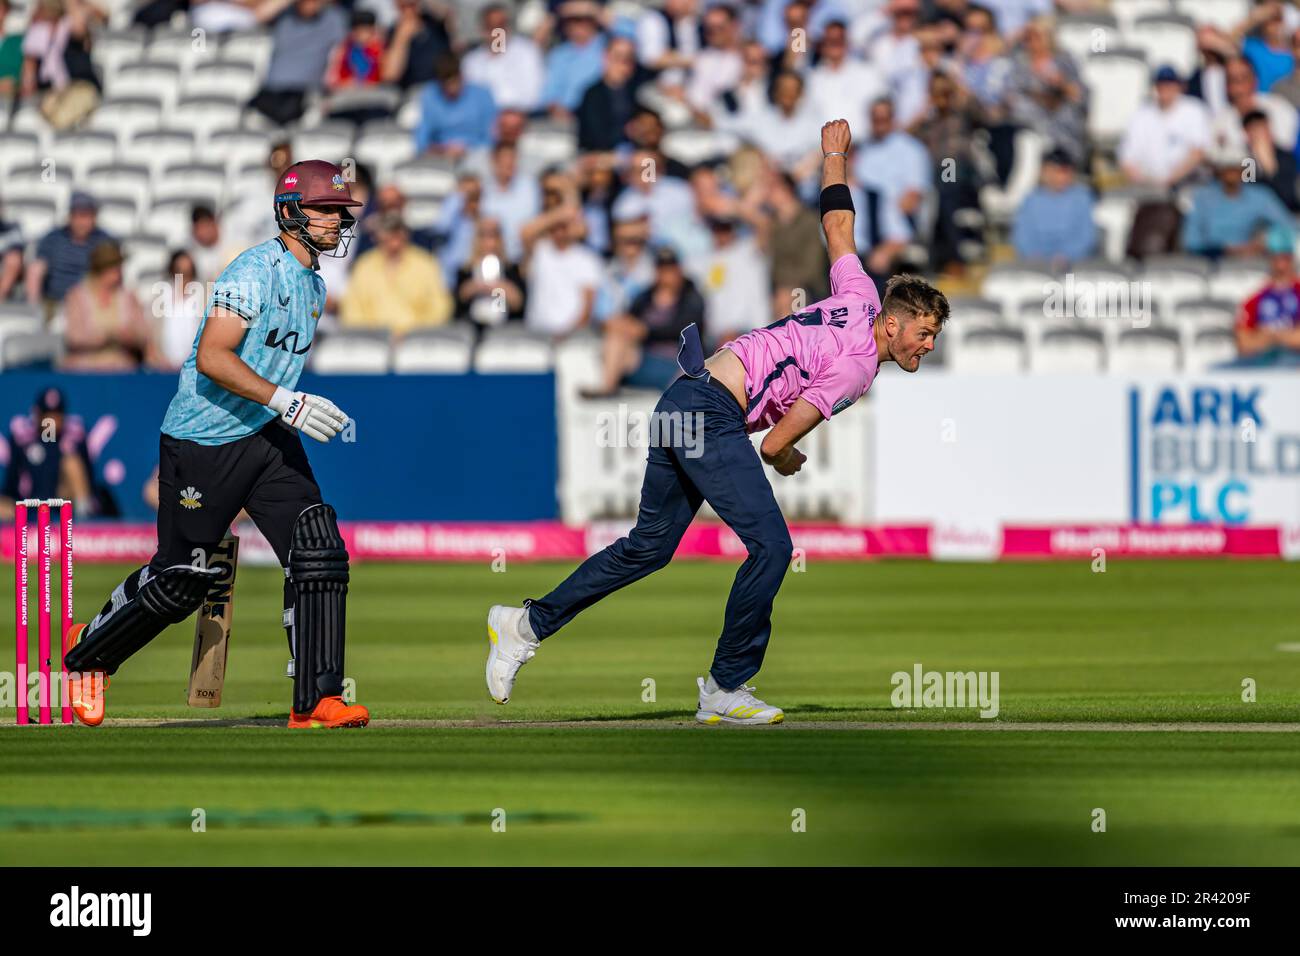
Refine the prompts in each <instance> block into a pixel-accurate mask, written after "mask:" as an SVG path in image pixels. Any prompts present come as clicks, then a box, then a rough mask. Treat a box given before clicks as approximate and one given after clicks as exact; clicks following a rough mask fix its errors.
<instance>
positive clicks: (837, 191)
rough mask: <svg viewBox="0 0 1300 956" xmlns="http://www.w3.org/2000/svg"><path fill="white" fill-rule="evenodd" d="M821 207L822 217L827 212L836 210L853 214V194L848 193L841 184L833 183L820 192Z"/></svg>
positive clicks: (847, 189)
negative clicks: (843, 210)
mask: <svg viewBox="0 0 1300 956" xmlns="http://www.w3.org/2000/svg"><path fill="white" fill-rule="evenodd" d="M821 205H822V215H823V216H824V215H826V214H827V213H828V212H834V211H835V210H836V209H845V210H848V211H849V212H853V194H852V193H850V192H849V187H848V186H846V185H844V184H843V183H835V184H833V185H831V186H827V187H826V188H825V189H823V190H822V200H821Z"/></svg>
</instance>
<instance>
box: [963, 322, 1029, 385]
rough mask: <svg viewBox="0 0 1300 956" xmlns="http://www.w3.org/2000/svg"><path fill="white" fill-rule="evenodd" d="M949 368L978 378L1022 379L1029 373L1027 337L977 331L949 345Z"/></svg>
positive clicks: (1012, 331) (1006, 331)
mask: <svg viewBox="0 0 1300 956" xmlns="http://www.w3.org/2000/svg"><path fill="white" fill-rule="evenodd" d="M949 345H950V346H951V348H950V349H949V350H948V355H947V356H946V359H947V367H948V368H949V369H951V370H952V371H953V372H963V373H969V374H978V375H1018V374H1020V373H1021V372H1023V371H1024V370H1025V336H1024V333H1022V332H1019V331H1017V330H1015V329H975V330H974V331H972V332H970V333H967V334H965V335H963V336H961V338H960V339H957V340H955V341H953V342H951V343H949Z"/></svg>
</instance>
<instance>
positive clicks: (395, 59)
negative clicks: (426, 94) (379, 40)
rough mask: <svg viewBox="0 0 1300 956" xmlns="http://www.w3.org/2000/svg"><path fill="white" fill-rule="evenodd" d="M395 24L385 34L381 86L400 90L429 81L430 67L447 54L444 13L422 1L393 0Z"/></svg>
mask: <svg viewBox="0 0 1300 956" xmlns="http://www.w3.org/2000/svg"><path fill="white" fill-rule="evenodd" d="M396 2H397V23H396V24H395V25H394V26H393V29H392V31H391V32H390V33H389V34H388V44H387V49H386V50H385V51H384V69H383V77H384V82H385V83H396V84H397V85H398V86H399V87H401V88H402V89H404V90H409V89H413V88H414V87H417V86H422V85H423V84H425V83H428V82H429V81H431V80H432V79H433V78H434V76H433V66H434V64H435V63H437V62H438V58H439V57H440V56H442V55H443V54H444V53H449V52H450V51H451V37H450V35H449V34H448V32H447V13H446V12H445V11H443V10H440V9H433V8H431V7H426V6H425V5H424V3H423V2H422V0H396Z"/></svg>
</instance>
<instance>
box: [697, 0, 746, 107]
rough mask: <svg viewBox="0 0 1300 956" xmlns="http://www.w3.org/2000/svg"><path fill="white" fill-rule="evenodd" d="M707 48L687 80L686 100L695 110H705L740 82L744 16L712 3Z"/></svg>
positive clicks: (707, 19) (706, 20)
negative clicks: (741, 33) (740, 18)
mask: <svg viewBox="0 0 1300 956" xmlns="http://www.w3.org/2000/svg"><path fill="white" fill-rule="evenodd" d="M703 19H704V26H703V30H704V49H702V50H700V51H699V52H698V53H696V54H695V58H694V60H692V62H691V72H690V78H689V79H688V80H687V84H686V91H685V94H686V102H687V103H688V104H689V105H690V106H691V108H692V109H693V110H696V111H698V112H704V111H705V110H707V109H708V108H709V107H710V106H712V105H713V103H714V102H715V101H716V100H717V98H718V97H719V96H721V95H722V94H723V93H724V92H725V91H727V90H729V89H732V88H733V87H735V86H736V84H737V83H739V82H740V76H741V69H742V61H741V56H740V20H739V18H738V17H737V16H736V11H735V10H734V9H732V8H731V7H728V6H712V7H708V8H707V9H705V11H704V18H703Z"/></svg>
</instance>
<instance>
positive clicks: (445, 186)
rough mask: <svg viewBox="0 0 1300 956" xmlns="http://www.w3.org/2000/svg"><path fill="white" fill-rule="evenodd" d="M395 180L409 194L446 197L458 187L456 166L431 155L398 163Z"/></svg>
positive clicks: (394, 174) (394, 175)
mask: <svg viewBox="0 0 1300 956" xmlns="http://www.w3.org/2000/svg"><path fill="white" fill-rule="evenodd" d="M393 180H394V182H396V183H397V187H398V188H399V189H400V190H402V192H404V193H407V194H414V193H424V194H425V195H429V196H439V197H445V196H448V195H450V194H451V193H452V192H453V191H454V190H455V189H456V171H455V168H454V167H453V166H452V165H451V164H450V163H448V162H447V161H446V160H444V159H438V158H435V157H429V156H426V157H421V158H419V159H413V160H410V161H409V162H405V163H398V165H397V166H396V167H394V169H393Z"/></svg>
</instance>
